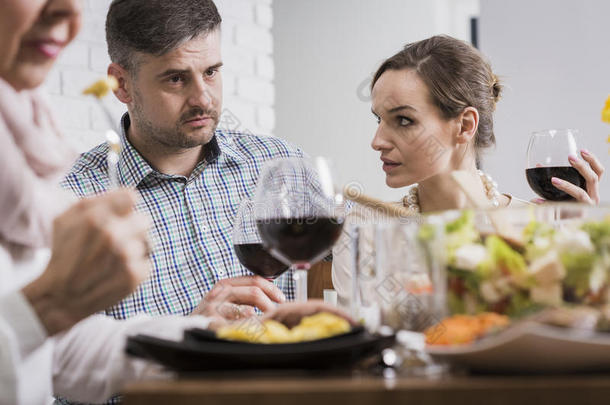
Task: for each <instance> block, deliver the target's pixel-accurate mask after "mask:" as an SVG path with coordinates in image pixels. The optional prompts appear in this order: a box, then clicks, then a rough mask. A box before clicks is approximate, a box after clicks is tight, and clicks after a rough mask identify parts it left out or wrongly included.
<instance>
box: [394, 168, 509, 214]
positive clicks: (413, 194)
mask: <svg viewBox="0 0 610 405" xmlns="http://www.w3.org/2000/svg"><path fill="white" fill-rule="evenodd" d="M477 174H478V175H479V177H480V178H481V181H482V182H483V186H484V187H485V194H486V195H487V198H489V199H490V200H491V203H492V205H493V206H494V207H498V206H499V205H500V203H499V202H498V197H499V196H500V192H498V183H496V182H495V181H494V180H493V179H492V178H491V176H490V175H489V174H485V173H483V172H482V171H481V170H477ZM402 204H403V205H404V206H405V207H407V208H408V209H409V210H411V211H413V212H416V213H419V212H421V208H420V207H419V194H418V192H417V185H415V186H413V187H411V188H410V189H409V193H408V194H407V195H406V196H404V197H403V199H402Z"/></svg>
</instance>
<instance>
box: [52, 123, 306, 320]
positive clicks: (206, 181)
mask: <svg viewBox="0 0 610 405" xmlns="http://www.w3.org/2000/svg"><path fill="white" fill-rule="evenodd" d="M121 124H122V125H121V132H122V133H121V138H122V143H123V150H122V152H121V155H120V158H119V163H118V174H119V181H120V182H121V183H122V185H124V186H126V187H133V188H135V189H137V190H138V191H139V193H140V195H141V199H140V201H139V202H138V204H137V209H138V210H140V211H142V212H145V213H147V214H149V215H150V217H151V218H152V221H153V224H154V225H153V229H152V234H151V238H152V242H153V246H154V249H153V252H152V254H151V260H152V264H153V270H152V274H151V276H150V277H149V278H148V279H147V280H146V281H145V282H143V283H142V284H141V285H140V286H139V287H138V289H137V290H136V291H135V292H134V293H133V294H132V295H130V296H129V297H127V298H125V299H124V300H122V301H121V302H120V303H118V304H117V305H115V306H113V307H111V308H108V309H107V310H106V314H107V315H111V316H113V317H115V318H117V319H125V318H129V317H131V316H133V315H135V314H137V313H142V312H144V313H148V314H152V315H161V314H182V315H186V314H189V313H190V312H191V311H192V310H193V309H194V308H195V307H196V306H197V305H198V304H199V302H200V301H201V299H202V297H203V296H204V295H205V294H206V293H207V292H208V291H209V290H210V289H211V288H212V287H213V286H214V284H215V283H216V282H217V281H218V280H220V279H223V278H229V277H238V276H243V275H249V274H252V273H251V272H249V271H248V270H247V269H246V268H245V267H243V266H242V265H241V264H240V262H239V260H238V259H237V257H236V255H235V253H234V251H233V243H232V241H231V239H232V238H231V233H232V229H233V220H234V217H235V214H236V213H237V209H238V208H239V204H240V203H241V201H242V200H243V199H244V198H251V197H252V195H253V193H254V189H255V186H256V182H257V179H258V175H259V172H260V170H261V168H262V166H263V164H264V163H265V161H268V160H270V159H274V158H280V157H292V156H299V157H300V156H303V154H302V152H301V151H300V150H299V149H297V148H295V147H293V146H291V145H289V144H287V143H286V142H284V141H282V140H280V139H277V138H273V137H259V136H254V135H250V134H243V133H239V132H234V131H226V130H221V129H217V130H216V132H215V135H214V137H213V138H212V140H211V141H210V142H209V143H208V144H207V145H206V147H205V156H204V160H202V161H201V162H200V163H199V164H198V165H197V167H196V168H195V170H193V172H192V173H191V175H190V176H189V177H188V178H187V177H184V176H173V175H166V174H162V173H159V172H157V171H156V170H155V169H153V168H152V167H151V166H150V165H149V164H148V163H147V162H146V160H144V158H143V157H142V156H141V155H140V154H139V153H138V151H137V150H136V149H135V148H134V147H133V146H132V145H131V144H130V143H129V141H128V140H127V138H126V136H125V131H126V128H128V127H129V125H130V121H129V116H128V115H127V114H125V115H124V116H123V119H122V121H121ZM107 155H108V146H107V144H106V143H104V144H101V145H99V146H97V147H95V148H94V149H92V150H91V151H89V152H86V153H84V154H83V155H82V156H81V157H80V159H79V160H78V161H77V162H76V164H75V165H74V166H73V168H72V170H71V171H70V173H69V174H68V176H67V177H66V179H65V180H64V182H63V186H65V187H66V188H68V189H70V190H72V191H73V192H74V193H75V194H76V195H77V196H79V197H84V196H87V195H92V194H98V193H103V192H104V191H106V190H107V189H108V187H109V184H110V183H109V178H108V162H107V159H106V157H107ZM276 283H277V285H278V287H279V288H280V289H281V290H282V291H283V292H284V294H285V295H286V297H287V299H289V300H291V299H293V298H294V283H293V279H292V274H291V272H290V271H288V272H286V273H284V275H283V276H282V277H280V278H279V279H278V280H277V281H276Z"/></svg>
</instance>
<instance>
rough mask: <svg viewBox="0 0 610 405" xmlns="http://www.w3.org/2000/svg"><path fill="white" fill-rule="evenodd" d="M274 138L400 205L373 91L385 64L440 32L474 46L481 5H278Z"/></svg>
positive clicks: (397, 0) (412, 1)
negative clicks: (376, 138)
mask: <svg viewBox="0 0 610 405" xmlns="http://www.w3.org/2000/svg"><path fill="white" fill-rule="evenodd" d="M273 9H274V16H275V24H274V27H273V34H274V39H275V51H274V55H275V64H276V81H275V84H276V94H277V96H276V117H277V126H276V135H277V136H280V137H283V138H286V139H288V140H290V141H292V142H294V143H296V144H299V145H301V146H302V147H303V149H304V150H305V151H307V152H308V153H309V154H312V155H325V156H328V157H330V158H331V159H332V160H333V162H334V164H335V166H336V167H337V169H338V171H340V175H341V176H340V177H341V181H342V182H343V183H345V182H351V181H356V182H358V183H361V184H362V186H363V188H364V191H365V192H366V193H368V194H372V195H375V196H378V197H380V198H384V199H388V200H389V199H397V198H399V197H400V196H402V195H403V193H404V190H392V189H390V188H388V187H387V186H385V174H384V172H383V171H382V170H381V164H380V163H381V162H380V160H379V153H377V152H375V151H373V150H372V149H371V148H370V142H371V140H372V138H373V135H374V131H375V128H376V123H375V121H374V119H373V116H372V115H371V112H370V108H371V106H370V102H369V91H368V86H369V83H370V79H371V78H372V74H373V73H374V71H375V70H376V68H377V67H378V65H379V64H380V63H381V62H382V61H383V59H385V58H387V57H389V56H391V55H392V54H394V53H395V52H397V51H398V50H399V49H400V48H401V47H402V46H403V45H404V44H406V43H407V42H412V41H416V40H420V39H424V38H426V37H428V36H431V35H434V34H438V33H448V34H451V35H454V36H457V37H461V38H462V39H469V30H468V26H469V17H470V15H472V14H476V13H477V12H478V1H476V0H434V1H429V0H376V1H372V0H332V1H328V0H278V1H275V2H274V3H273Z"/></svg>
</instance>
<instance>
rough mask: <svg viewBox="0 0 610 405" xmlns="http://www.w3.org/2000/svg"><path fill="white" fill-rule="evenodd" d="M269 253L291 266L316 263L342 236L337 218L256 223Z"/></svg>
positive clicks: (290, 219)
mask: <svg viewBox="0 0 610 405" xmlns="http://www.w3.org/2000/svg"><path fill="white" fill-rule="evenodd" d="M256 222H257V225H258V231H259V233H260V235H261V238H262V239H263V240H264V241H266V243H267V247H268V248H269V250H271V251H273V252H274V253H275V254H276V255H277V256H280V257H283V258H284V260H285V261H287V262H290V263H312V264H313V263H315V261H317V260H320V259H322V258H323V257H324V256H325V255H326V254H327V253H328V251H329V250H330V249H331V248H332V246H333V245H334V243H335V242H336V241H337V239H338V238H339V236H340V235H341V229H342V228H343V221H342V220H340V219H338V218H328V217H313V218H273V219H268V220H259V221H256Z"/></svg>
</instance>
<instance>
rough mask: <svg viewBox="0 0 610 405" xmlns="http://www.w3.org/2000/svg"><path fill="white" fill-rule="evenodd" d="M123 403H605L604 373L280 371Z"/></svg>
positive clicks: (151, 393)
mask: <svg viewBox="0 0 610 405" xmlns="http://www.w3.org/2000/svg"><path fill="white" fill-rule="evenodd" d="M125 404H126V405H144V404H146V405H154V404H205V405H215V404H222V405H326V404H329V405H339V404H349V405H360V404H374V405H386V404H417V405H434V404H442V405H454V404H486V405H504V404H516V405H528V404H536V405H543V404H552V405H559V404H570V405H582V404H610V375H608V374H604V375H600V374H594V375H572V376H567V375H562V376H464V377H445V378H442V379H438V380H431V379H424V378H412V377H411V378H407V377H397V378H396V379H394V380H388V379H383V378H380V377H353V376H343V377H341V376H334V377H328V376H326V377H325V376H319V377H315V376H286V377H260V376H259V377H241V378H235V377H231V378H220V377H218V376H215V377H209V378H203V377H199V378H189V379H178V380H174V381H171V380H168V381H154V382H153V381H151V382H139V383H135V384H132V385H129V386H128V387H127V389H126V391H125Z"/></svg>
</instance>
